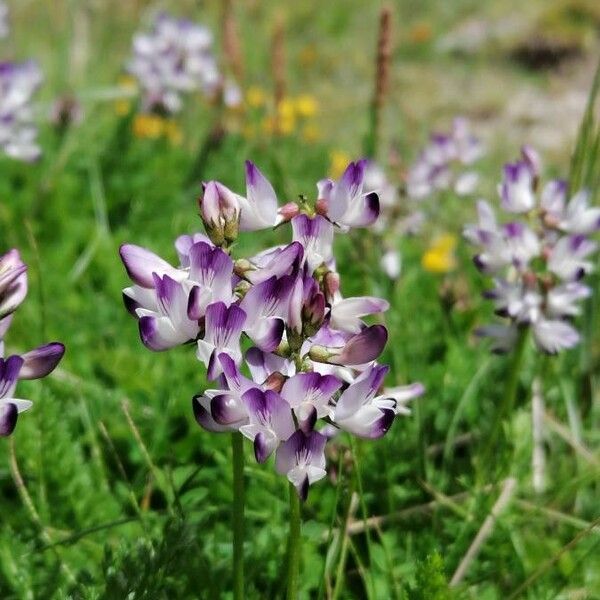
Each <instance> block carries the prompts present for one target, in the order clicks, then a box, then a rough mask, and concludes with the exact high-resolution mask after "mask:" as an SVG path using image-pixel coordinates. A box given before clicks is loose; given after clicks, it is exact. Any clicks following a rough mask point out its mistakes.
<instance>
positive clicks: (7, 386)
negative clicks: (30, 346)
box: [0, 249, 65, 437]
mask: <svg viewBox="0 0 600 600" xmlns="http://www.w3.org/2000/svg"><path fill="white" fill-rule="evenodd" d="M26 295H27V266H26V265H25V263H23V261H22V260H21V256H20V255H19V252H18V250H15V249H13V250H10V251H9V252H7V253H6V254H4V255H3V256H0V436H3V437H4V436H8V435H10V434H11V433H12V432H13V431H14V429H15V426H16V424H17V418H18V416H19V413H21V412H23V411H25V410H27V409H28V408H30V407H31V402H30V401H29V400H21V399H18V398H15V397H14V392H15V388H16V386H17V383H18V381H19V380H20V379H39V378H41V377H45V376H46V375H48V374H49V373H50V372H52V370H53V369H54V368H55V367H56V365H57V364H58V363H59V362H60V359H61V358H62V356H63V354H64V352H65V347H64V346H63V345H62V344H59V343H58V342H51V343H49V344H45V345H43V346H40V347H39V348H35V349H34V350H30V351H29V352H26V353H25V354H22V355H18V354H13V355H11V356H7V357H5V353H4V338H5V336H6V332H7V331H8V329H9V327H10V324H11V321H12V318H13V313H14V312H15V310H17V308H18V307H19V305H20V304H21V303H22V302H23V300H24V299H25V296H26Z"/></svg>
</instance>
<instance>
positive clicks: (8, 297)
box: [0, 248, 27, 319]
mask: <svg viewBox="0 0 600 600" xmlns="http://www.w3.org/2000/svg"><path fill="white" fill-rule="evenodd" d="M25 296H27V265H26V264H25V263H24V262H23V261H22V260H21V255H20V254H19V251H18V250H16V249H15V248H13V249H12V250H9V251H8V252H7V253H6V254H4V255H2V256H0V319H3V318H4V317H6V316H7V315H10V314H11V313H13V312H14V311H15V310H16V309H17V307H18V306H19V305H20V304H21V302H23V300H24V299H25Z"/></svg>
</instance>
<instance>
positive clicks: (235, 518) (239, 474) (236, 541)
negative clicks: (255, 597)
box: [231, 431, 245, 600]
mask: <svg viewBox="0 0 600 600" xmlns="http://www.w3.org/2000/svg"><path fill="white" fill-rule="evenodd" d="M231 450H232V453H233V506H232V528H233V597H234V599H235V600H241V599H242V598H243V597H244V506H245V489H244V438H243V436H242V434H241V433H239V432H237V431H235V432H234V433H232V434H231Z"/></svg>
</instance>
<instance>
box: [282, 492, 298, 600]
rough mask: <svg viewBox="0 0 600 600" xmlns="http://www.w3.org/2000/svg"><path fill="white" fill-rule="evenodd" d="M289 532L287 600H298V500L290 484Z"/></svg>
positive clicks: (296, 493)
mask: <svg viewBox="0 0 600 600" xmlns="http://www.w3.org/2000/svg"><path fill="white" fill-rule="evenodd" d="M289 488H290V532H289V537H288V582H287V596H286V597H287V600H297V598H298V578H299V575H300V545H301V541H302V540H301V535H300V498H299V497H298V492H296V488H295V487H294V486H293V485H292V484H291V483H290V484H289Z"/></svg>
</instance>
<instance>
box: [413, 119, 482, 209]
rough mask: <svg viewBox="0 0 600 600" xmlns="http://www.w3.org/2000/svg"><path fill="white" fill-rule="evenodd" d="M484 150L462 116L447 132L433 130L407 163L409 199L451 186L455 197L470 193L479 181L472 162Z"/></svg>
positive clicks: (425, 196) (478, 157)
mask: <svg viewBox="0 0 600 600" xmlns="http://www.w3.org/2000/svg"><path fill="white" fill-rule="evenodd" d="M483 153H484V147H483V145H482V143H481V142H480V141H479V139H477V138H476V137H475V136H474V135H473V134H472V133H471V130H470V127H469V122H468V121H467V120H466V119H464V118H461V117H459V118H457V119H455V120H454V124H453V126H452V130H451V131H450V132H449V133H434V134H432V135H431V137H430V139H429V143H428V144H427V146H425V148H424V149H423V150H422V151H421V153H420V154H419V157H418V159H417V160H416V161H415V163H414V164H413V165H412V166H411V168H410V170H409V172H408V175H407V179H406V189H407V193H408V195H409V197H410V198H413V199H415V200H422V199H424V198H427V197H428V196H430V195H431V194H433V193H435V192H437V191H440V190H447V189H452V190H453V191H454V192H455V193H456V194H458V195H459V196H468V195H469V194H472V193H473V192H474V191H475V189H476V187H477V183H478V181H479V177H478V174H477V172H476V171H475V170H474V169H473V165H474V163H475V162H476V161H477V160H479V159H480V158H481V156H482V155H483Z"/></svg>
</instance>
